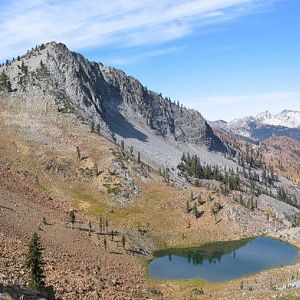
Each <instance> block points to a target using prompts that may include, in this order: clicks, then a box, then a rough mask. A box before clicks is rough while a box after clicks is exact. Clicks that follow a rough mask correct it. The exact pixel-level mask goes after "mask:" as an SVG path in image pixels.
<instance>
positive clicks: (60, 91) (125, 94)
mask: <svg viewBox="0 0 300 300" xmlns="http://www.w3.org/2000/svg"><path fill="white" fill-rule="evenodd" d="M0 72H4V74H5V76H7V77H8V78H7V79H6V80H7V81H9V82H10V85H11V86H10V87H9V88H10V89H11V90H12V93H13V95H14V97H17V96H18V95H20V96H22V97H24V96H26V99H27V100H26V101H27V105H28V108H30V110H32V108H34V109H35V112H37V113H38V112H40V111H47V110H48V109H49V108H50V107H52V108H53V106H56V107H57V108H58V110H59V111H60V112H68V113H74V114H76V115H77V116H78V118H80V119H81V120H82V121H84V122H86V123H89V124H90V125H91V126H92V127H94V130H98V131H101V132H102V134H105V135H106V136H107V137H111V138H113V137H114V136H115V135H119V136H120V137H121V138H128V137H132V138H135V139H140V140H143V139H146V136H145V134H143V133H142V132H140V131H139V130H138V129H136V128H135V123H136V124H138V125H140V126H142V127H144V128H146V129H147V130H148V131H152V132H154V133H155V134H156V135H159V136H161V137H163V138H165V139H169V140H174V141H177V142H183V143H193V144H197V145H207V146H208V147H209V149H210V150H216V151H226V147H225V146H224V145H223V144H222V142H221V141H220V139H219V138H218V137H217V136H216V135H215V134H214V132H213V131H212V129H211V127H210V126H209V125H208V124H207V122H206V121H205V119H204V118H203V117H202V116H201V114H200V113H199V112H197V111H195V110H190V109H186V108H184V107H182V106H179V104H175V103H174V102H172V101H171V100H170V99H168V98H164V97H162V95H161V94H157V93H155V92H152V91H150V90H148V89H147V88H145V87H144V86H142V84H141V83H140V82H139V81H138V80H136V79H135V78H133V77H130V76H127V75H126V74H125V73H124V72H122V71H121V70H117V69H114V68H108V67H105V66H103V65H102V64H98V63H95V62H90V61H88V60H87V59H85V58H84V57H83V56H82V55H80V54H78V53H74V52H71V51H69V50H68V49H67V47H66V46H65V45H64V44H60V43H55V42H51V43H48V44H46V45H42V46H41V47H38V48H36V49H33V50H32V51H29V52H28V53H27V54H26V55H25V56H23V57H21V58H18V59H17V60H16V61H14V62H11V63H9V64H8V65H7V66H4V67H2V68H1V69H0Z"/></svg>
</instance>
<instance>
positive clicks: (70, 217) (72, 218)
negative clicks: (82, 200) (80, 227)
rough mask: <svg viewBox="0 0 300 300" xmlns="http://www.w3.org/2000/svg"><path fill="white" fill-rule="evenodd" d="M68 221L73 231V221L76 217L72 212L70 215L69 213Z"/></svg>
mask: <svg viewBox="0 0 300 300" xmlns="http://www.w3.org/2000/svg"><path fill="white" fill-rule="evenodd" d="M69 219H70V222H71V226H72V229H73V227H74V223H75V220H76V216H75V213H74V211H73V210H71V211H70V213H69Z"/></svg>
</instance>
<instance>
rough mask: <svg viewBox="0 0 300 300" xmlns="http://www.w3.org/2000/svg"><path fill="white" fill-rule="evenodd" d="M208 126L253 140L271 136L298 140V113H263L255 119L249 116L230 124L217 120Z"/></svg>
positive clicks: (299, 129) (288, 111) (299, 122)
mask: <svg viewBox="0 0 300 300" xmlns="http://www.w3.org/2000/svg"><path fill="white" fill-rule="evenodd" d="M210 124H211V125H212V126H213V127H215V128H221V129H224V130H226V131H228V132H231V133H233V134H237V135H240V136H243V137H246V138H250V139H253V140H264V139H267V138H269V137H271V136H287V137H292V138H295V139H297V140H300V112H299V111H292V110H283V111H282V112H280V113H278V114H275V115H273V114H271V113H270V112H268V111H265V112H262V113H260V114H258V115H257V116H255V117H252V116H249V117H245V118H241V119H235V120H233V121H230V122H225V121H223V120H219V121H213V122H210Z"/></svg>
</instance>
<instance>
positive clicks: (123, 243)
mask: <svg viewBox="0 0 300 300" xmlns="http://www.w3.org/2000/svg"><path fill="white" fill-rule="evenodd" d="M125 244H126V239H125V235H124V234H123V235H122V246H123V249H125Z"/></svg>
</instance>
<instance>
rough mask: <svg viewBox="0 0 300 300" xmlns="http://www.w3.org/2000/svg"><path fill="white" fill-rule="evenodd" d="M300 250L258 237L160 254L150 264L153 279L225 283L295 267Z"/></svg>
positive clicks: (280, 242) (270, 239) (165, 251)
mask: <svg viewBox="0 0 300 300" xmlns="http://www.w3.org/2000/svg"><path fill="white" fill-rule="evenodd" d="M298 254H299V250H298V249H297V248H296V247H294V246H292V245H290V244H287V243H284V242H282V241H279V240H276V239H272V238H267V237H258V238H253V239H245V240H240V241H233V242H217V243H211V244H206V245H204V246H201V247H197V248H187V249H186V248H185V249H168V250H163V251H158V252H156V253H155V255H154V259H153V260H152V261H151V262H150V264H149V274H150V277H151V278H153V279H194V278H201V279H204V280H206V281H211V282H220V281H226V280H230V279H234V278H238V277H242V276H246V275H249V274H252V273H256V272H259V271H262V270H264V269H268V268H272V267H276V266H281V265H283V266H285V265H289V264H293V263H295V262H296V261H297V259H298Z"/></svg>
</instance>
